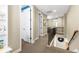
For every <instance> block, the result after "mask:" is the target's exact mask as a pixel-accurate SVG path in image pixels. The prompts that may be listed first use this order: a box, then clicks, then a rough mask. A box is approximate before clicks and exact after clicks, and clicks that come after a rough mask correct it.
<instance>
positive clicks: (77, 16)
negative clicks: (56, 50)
mask: <svg viewBox="0 0 79 59" xmlns="http://www.w3.org/2000/svg"><path fill="white" fill-rule="evenodd" d="M74 30H79V6H77V5H75V6H71V8H70V11H69V13H68V14H67V31H66V32H67V38H68V39H69V40H70V38H71V37H72V35H73V32H74ZM73 48H79V38H77V39H75V41H74V43H73V45H72V46H71V48H70V50H72V49H73Z"/></svg>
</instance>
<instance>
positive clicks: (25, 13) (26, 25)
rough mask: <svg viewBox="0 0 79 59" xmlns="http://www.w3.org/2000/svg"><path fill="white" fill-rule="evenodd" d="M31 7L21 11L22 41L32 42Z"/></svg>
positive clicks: (24, 7)
mask: <svg viewBox="0 0 79 59" xmlns="http://www.w3.org/2000/svg"><path fill="white" fill-rule="evenodd" d="M30 22H31V21H30V6H22V9H21V39H23V40H24V41H27V42H30V35H31V34H30V32H31V31H30V28H31V27H30Z"/></svg>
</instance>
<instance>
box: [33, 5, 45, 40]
mask: <svg viewBox="0 0 79 59" xmlns="http://www.w3.org/2000/svg"><path fill="white" fill-rule="evenodd" d="M32 10H33V40H37V39H38V38H39V37H38V22H39V20H38V19H39V18H38V17H39V15H38V14H39V12H40V11H39V10H38V9H37V8H36V7H34V6H33V9H32ZM42 15H43V20H44V21H45V24H46V18H47V17H46V15H44V14H43V13H42ZM43 24H44V23H43ZM43 31H44V33H46V32H47V31H46V25H45V26H43Z"/></svg>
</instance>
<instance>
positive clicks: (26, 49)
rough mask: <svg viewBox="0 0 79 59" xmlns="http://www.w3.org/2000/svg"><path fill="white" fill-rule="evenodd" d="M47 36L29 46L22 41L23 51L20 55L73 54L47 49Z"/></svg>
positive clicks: (52, 48)
mask: <svg viewBox="0 0 79 59" xmlns="http://www.w3.org/2000/svg"><path fill="white" fill-rule="evenodd" d="M47 41H48V39H47V36H44V37H40V39H38V40H37V41H36V42H35V43H34V44H29V43H27V42H25V41H23V40H22V51H21V52H20V53H71V52H70V51H67V50H63V49H60V48H56V47H53V46H52V47H50V48H48V47H46V45H47Z"/></svg>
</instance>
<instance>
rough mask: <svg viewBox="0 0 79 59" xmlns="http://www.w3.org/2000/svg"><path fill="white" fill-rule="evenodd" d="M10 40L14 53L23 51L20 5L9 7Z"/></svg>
mask: <svg viewBox="0 0 79 59" xmlns="http://www.w3.org/2000/svg"><path fill="white" fill-rule="evenodd" d="M8 38H9V39H8V45H9V46H10V47H11V48H12V49H13V51H17V50H18V49H19V50H20V49H21V40H20V8H19V6H18V5H9V6H8Z"/></svg>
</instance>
